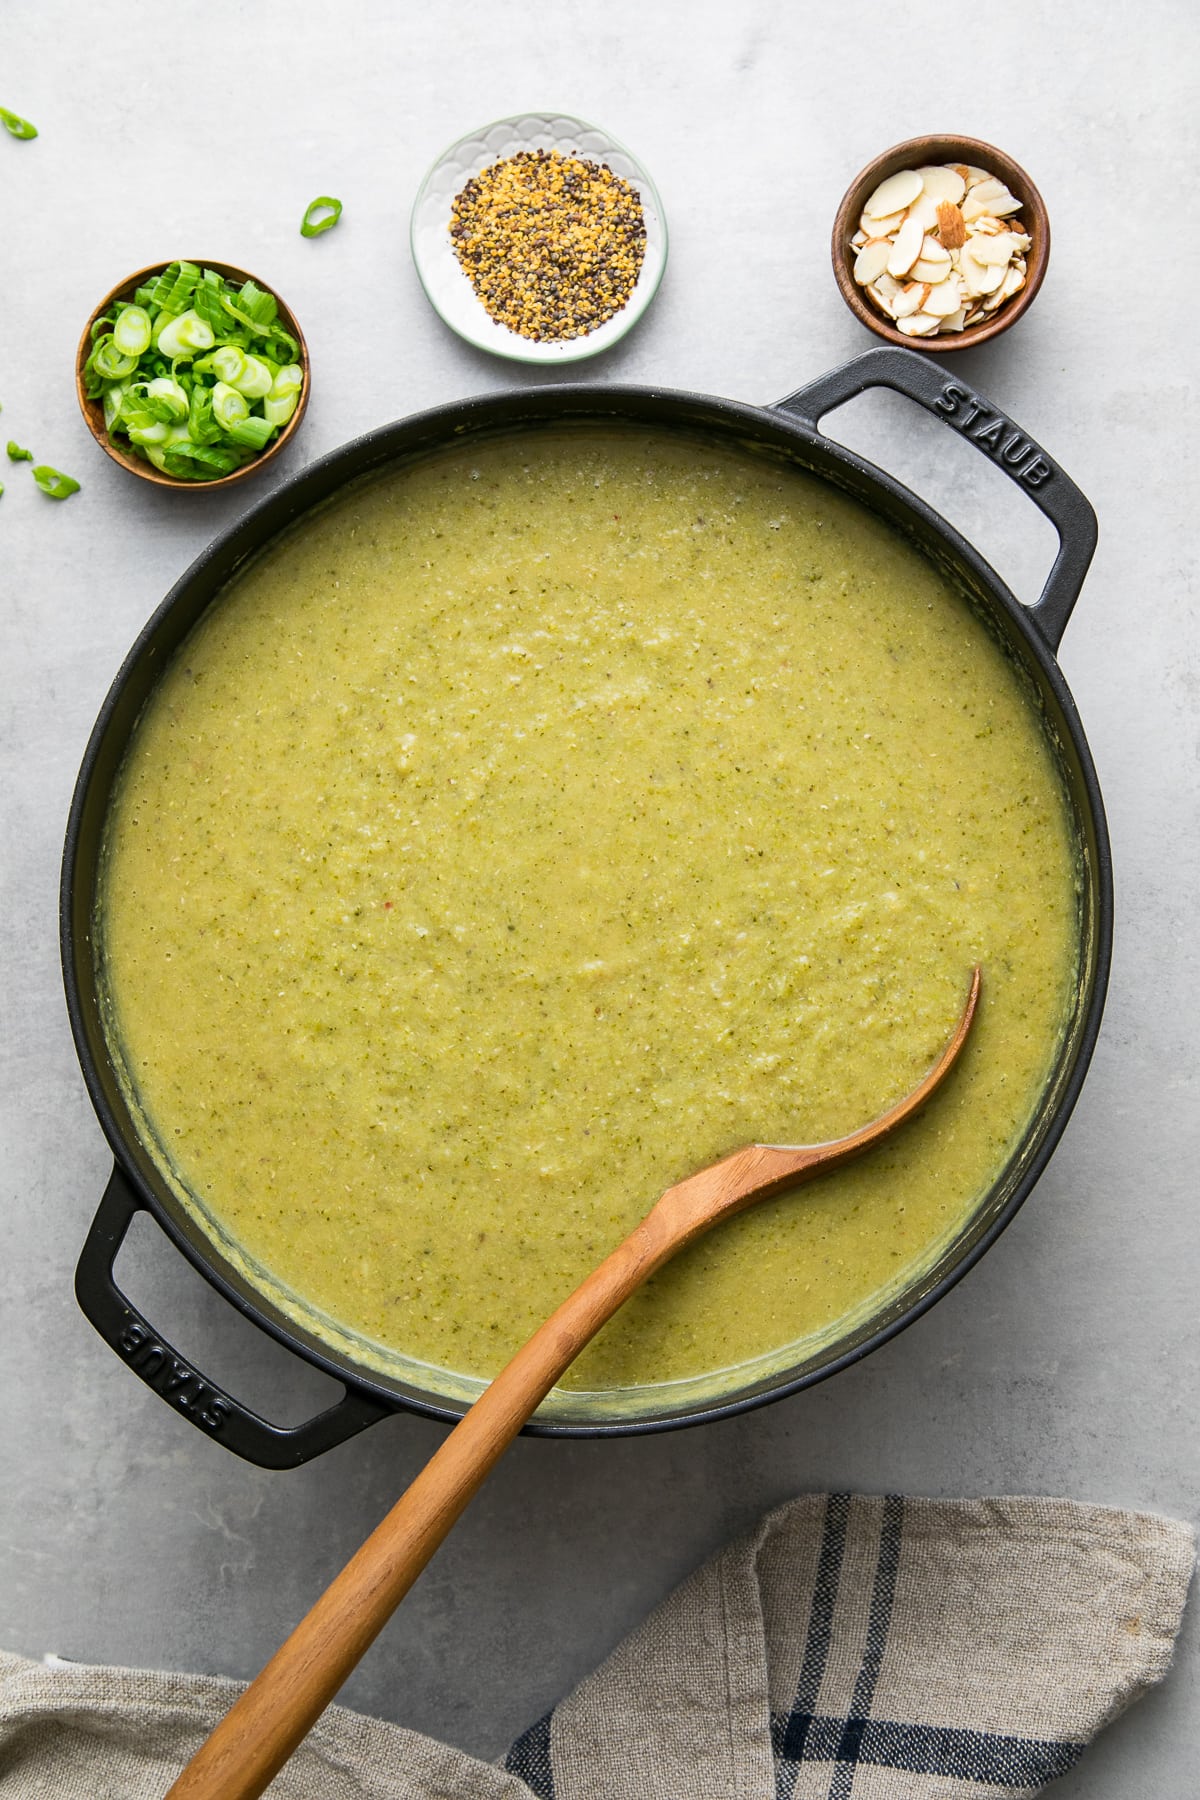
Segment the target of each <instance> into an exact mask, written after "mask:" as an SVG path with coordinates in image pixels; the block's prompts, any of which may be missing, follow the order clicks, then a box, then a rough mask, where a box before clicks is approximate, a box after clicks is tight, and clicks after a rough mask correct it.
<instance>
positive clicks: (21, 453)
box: [6, 438, 33, 462]
mask: <svg viewBox="0 0 1200 1800" xmlns="http://www.w3.org/2000/svg"><path fill="white" fill-rule="evenodd" d="M6 448H7V450H8V460H9V462H32V461H33V451H32V450H22V448H21V446H20V444H14V442H13V440H12V439H11V438H9V440H8V444H7V446H6Z"/></svg>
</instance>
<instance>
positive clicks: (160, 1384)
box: [117, 1323, 229, 1431]
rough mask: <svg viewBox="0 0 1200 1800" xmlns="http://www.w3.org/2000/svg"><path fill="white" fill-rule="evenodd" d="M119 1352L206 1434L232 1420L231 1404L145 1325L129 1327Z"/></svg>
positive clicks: (118, 1346)
mask: <svg viewBox="0 0 1200 1800" xmlns="http://www.w3.org/2000/svg"><path fill="white" fill-rule="evenodd" d="M117 1349H118V1350H119V1351H120V1352H121V1355H122V1356H123V1357H124V1358H125V1360H126V1362H128V1363H129V1364H130V1366H131V1367H132V1368H134V1369H136V1370H137V1372H138V1374H139V1375H140V1376H141V1378H142V1380H143V1381H145V1382H147V1383H148V1384H149V1386H150V1387H152V1388H153V1389H154V1390H155V1392H156V1393H159V1394H161V1395H162V1396H163V1399H164V1400H169V1401H170V1402H171V1405H172V1406H177V1407H178V1408H179V1410H180V1412H181V1413H186V1414H187V1416H188V1418H189V1419H194V1420H195V1422H196V1424H197V1425H202V1426H203V1427H204V1429H205V1431H220V1429H221V1427H222V1425H223V1424H224V1423H225V1420H226V1419H227V1418H228V1416H229V1402H228V1401H227V1400H224V1399H222V1398H221V1396H220V1395H219V1394H216V1393H214V1392H213V1390H212V1388H210V1387H209V1385H208V1383H207V1382H206V1381H205V1380H204V1378H203V1376H201V1375H197V1373H196V1371H195V1369H193V1368H191V1367H190V1366H189V1364H187V1363H185V1362H181V1361H180V1360H179V1358H178V1357H177V1356H176V1355H175V1353H174V1352H173V1351H171V1350H168V1349H167V1347H166V1345H165V1344H160V1343H159V1341H158V1339H157V1338H156V1337H154V1336H153V1335H152V1334H151V1333H150V1332H149V1331H147V1329H146V1327H145V1326H144V1325H138V1324H136V1323H135V1324H130V1325H127V1326H126V1328H125V1330H124V1331H123V1332H122V1333H121V1336H120V1337H119V1338H118V1339H117Z"/></svg>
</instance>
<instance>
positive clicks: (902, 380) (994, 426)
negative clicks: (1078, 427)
mask: <svg viewBox="0 0 1200 1800" xmlns="http://www.w3.org/2000/svg"><path fill="white" fill-rule="evenodd" d="M876 387H886V388H891V389H892V390H893V391H894V392H895V393H897V394H903V395H905V397H906V398H907V399H909V400H915V401H916V403H917V405H918V406H923V407H924V408H925V410H926V411H927V412H931V413H932V414H933V415H934V417H935V418H937V419H941V420H942V421H943V422H944V423H945V424H947V425H949V426H951V427H952V429H953V430H955V431H957V432H958V434H959V436H960V437H965V438H966V439H967V441H968V443H971V444H974V446H975V448H976V449H977V450H979V451H981V452H982V454H983V455H984V456H986V457H988V458H989V459H990V461H992V462H994V463H995V465H996V467H997V468H998V469H1002V470H1003V471H1004V473H1005V474H1006V475H1007V476H1008V478H1009V480H1010V481H1013V482H1015V483H1016V485H1017V486H1018V487H1019V488H1021V489H1022V490H1023V492H1025V493H1026V494H1028V495H1029V498H1030V499H1031V500H1032V501H1033V503H1034V505H1035V506H1036V507H1038V508H1040V510H1041V511H1042V512H1044V513H1045V515H1046V517H1047V518H1048V519H1049V521H1050V523H1051V524H1052V525H1053V526H1054V528H1055V530H1056V531H1057V532H1058V555H1057V556H1056V557H1055V559H1054V567H1053V568H1052V569H1051V571H1050V573H1049V575H1048V576H1047V578H1046V585H1045V587H1044V588H1043V589H1042V592H1041V596H1040V598H1039V599H1038V600H1037V601H1036V603H1035V604H1034V605H1033V606H1031V607H1029V608H1028V611H1029V614H1030V616H1031V618H1032V619H1033V622H1034V624H1035V625H1036V626H1037V628H1038V630H1039V631H1040V632H1041V634H1042V636H1043V637H1044V638H1045V640H1046V642H1047V643H1048V644H1049V645H1050V648H1051V649H1052V650H1057V648H1058V646H1059V643H1060V641H1061V639H1062V634H1063V632H1064V631H1065V630H1066V626H1067V620H1068V619H1069V618H1070V616H1071V610H1072V608H1073V607H1074V605H1075V602H1076V600H1077V599H1078V598H1079V590H1080V588H1081V587H1082V586H1083V578H1084V576H1085V575H1086V574H1087V572H1088V566H1089V564H1090V563H1091V560H1092V557H1093V555H1094V553H1095V549H1096V535H1097V527H1096V515H1095V513H1094V512H1093V511H1092V508H1091V505H1090V504H1089V502H1088V500H1087V499H1086V497H1085V496H1084V495H1083V494H1082V493H1081V492H1080V490H1079V488H1077V487H1076V485H1075V483H1074V482H1073V481H1072V480H1071V478H1070V476H1069V475H1066V474H1064V472H1063V470H1062V469H1061V468H1060V467H1059V465H1058V464H1057V463H1056V462H1055V460H1054V458H1053V457H1052V456H1050V455H1049V454H1048V453H1047V452H1046V451H1045V450H1043V449H1042V447H1041V445H1040V444H1038V443H1036V442H1035V441H1034V439H1033V438H1031V437H1030V436H1029V433H1028V432H1026V431H1022V429H1021V427H1020V426H1019V425H1017V424H1015V423H1014V421H1013V420H1012V419H1010V418H1009V416H1008V414H1007V413H1004V412H1001V410H1000V408H999V407H998V406H996V405H994V404H993V402H992V401H990V400H985V399H983V397H982V396H981V395H979V394H977V393H976V392H975V390H974V388H972V387H971V386H970V385H969V383H967V382H966V381H963V380H961V379H960V378H959V377H958V376H951V375H947V374H946V372H945V370H944V369H941V368H939V367H937V366H936V365H935V364H934V363H932V362H931V361H929V359H928V358H927V357H924V356H921V355H919V354H918V353H917V352H916V351H915V350H900V349H886V350H867V351H865V352H864V353H863V355H862V356H857V357H855V359H854V361H853V362H848V363H843V364H842V366H841V368H838V369H831V370H830V371H829V373H828V374H827V375H821V376H819V377H818V379H817V380H816V381H811V382H809V384H808V386H807V387H802V388H799V389H798V390H797V391H796V393H794V394H789V395H788V396H787V398H786V399H785V400H779V401H777V402H776V408H777V410H778V411H780V412H787V413H793V414H795V415H796V416H797V417H798V418H801V419H803V420H805V421H806V422H807V423H808V424H810V425H813V426H816V425H817V424H819V422H820V421H821V419H822V418H824V416H825V414H826V413H828V412H833V410H834V409H835V408H836V407H839V406H844V405H845V403H846V401H847V400H854V399H857V397H858V395H859V394H863V393H866V391H867V390H868V388H876Z"/></svg>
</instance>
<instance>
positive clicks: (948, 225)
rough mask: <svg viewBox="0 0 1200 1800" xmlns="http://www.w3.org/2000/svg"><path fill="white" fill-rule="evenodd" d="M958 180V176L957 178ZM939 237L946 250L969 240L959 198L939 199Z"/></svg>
mask: <svg viewBox="0 0 1200 1800" xmlns="http://www.w3.org/2000/svg"><path fill="white" fill-rule="evenodd" d="M955 179H956V180H957V177H956V178H955ZM937 222H938V237H939V238H940V239H941V242H942V248H943V249H944V250H958V249H960V248H961V246H962V245H963V244H965V243H966V241H967V228H966V226H965V225H964V224H963V216H962V214H961V213H960V212H959V210H958V201H957V200H939V201H938V208H937Z"/></svg>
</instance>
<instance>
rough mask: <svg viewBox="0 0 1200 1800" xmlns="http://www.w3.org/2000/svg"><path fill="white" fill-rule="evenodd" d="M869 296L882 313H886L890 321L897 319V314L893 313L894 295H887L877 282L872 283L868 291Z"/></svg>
mask: <svg viewBox="0 0 1200 1800" xmlns="http://www.w3.org/2000/svg"><path fill="white" fill-rule="evenodd" d="M867 294H868V296H869V297H870V298H871V299H872V300H873V301H874V302H875V304H876V306H877V307H878V308H879V310H880V312H881V313H886V314H887V316H888V318H889V319H891V318H894V317H895V314H894V313H893V311H892V295H891V294H885V293H884V291H883V289H882V288H881V287H880V285H879V283H878V282H877V281H873V282H872V283H871V285H870V287H869V288H868V289H867Z"/></svg>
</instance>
